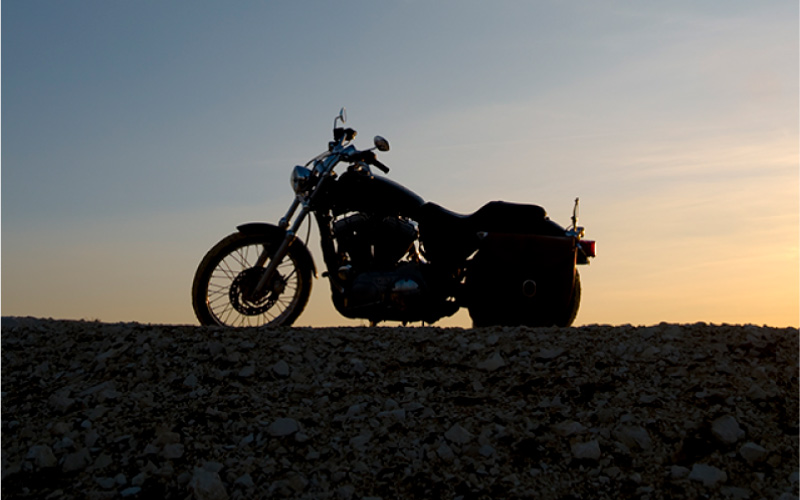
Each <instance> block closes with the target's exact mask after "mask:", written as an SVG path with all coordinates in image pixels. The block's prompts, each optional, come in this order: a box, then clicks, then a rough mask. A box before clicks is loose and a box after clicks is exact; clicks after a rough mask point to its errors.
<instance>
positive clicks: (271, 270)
mask: <svg viewBox="0 0 800 500" xmlns="http://www.w3.org/2000/svg"><path fill="white" fill-rule="evenodd" d="M299 204H300V202H299V201H298V200H297V199H295V202H294V203H293V204H292V208H290V209H289V213H288V214H287V217H289V216H291V215H290V214H291V213H292V212H294V211H295V210H296V209H297V205H299ZM308 212H309V209H308V203H303V208H302V209H300V214H299V215H298V216H297V219H295V221H294V224H292V227H291V228H289V229H288V230H287V231H286V236H285V237H284V238H283V241H282V242H281V246H279V247H278V249H277V250H276V251H275V252H274V253H273V254H272V255H271V257H272V260H270V261H269V264H268V265H267V268H266V269H265V270H264V274H263V275H262V276H261V279H260V280H259V281H258V284H257V285H256V287H255V289H254V290H253V295H254V296H255V297H258V296H259V295H261V291H262V290H264V287H265V286H267V283H269V281H270V280H271V279H272V275H274V274H275V270H276V269H277V268H278V264H280V262H281V260H283V258H284V257H285V256H286V253H287V252H288V251H289V246H290V245H291V244H292V242H294V238H295V234H296V233H297V230H298V229H300V225H301V224H302V223H303V221H304V220H305V219H306V216H307V215H308ZM286 219H287V218H286V217H285V218H284V219H281V225H282V227H286V226H284V225H283V223H284V220H286ZM269 257H270V252H269V250H267V249H266V248H264V251H263V252H261V255H260V256H259V257H258V261H257V262H256V266H257V267H261V266H263V265H264V263H265V262H266V260H267V259H268V258H269Z"/></svg>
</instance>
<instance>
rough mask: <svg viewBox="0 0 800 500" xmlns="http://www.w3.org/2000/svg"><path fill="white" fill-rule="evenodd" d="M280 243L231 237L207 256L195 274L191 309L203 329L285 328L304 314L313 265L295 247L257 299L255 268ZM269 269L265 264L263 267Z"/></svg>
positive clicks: (266, 236) (257, 236)
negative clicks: (264, 253)
mask: <svg viewBox="0 0 800 500" xmlns="http://www.w3.org/2000/svg"><path fill="white" fill-rule="evenodd" d="M280 244H281V240H280V239H278V238H277V237H276V236H274V235H270V234H261V233H234V234H232V235H230V236H228V237H227V238H225V239H223V240H222V241H220V242H219V243H217V244H216V245H215V246H214V247H213V248H212V249H211V250H209V251H208V253H207V254H206V256H205V257H204V258H203V261H202V262H201V263H200V266H199V267H198V268H197V272H196V273H195V277H194V283H193V284H192V305H193V306H194V312H195V315H196V316H197V319H198V320H199V321H200V324H202V325H221V326H235V327H247V326H289V325H291V324H292V323H294V321H295V320H296V319H297V317H298V316H300V313H302V312H303V309H305V306H306V303H307V302H308V297H309V295H310V293H311V274H312V265H311V264H310V257H309V256H308V251H307V250H306V249H305V247H304V246H303V245H302V244H301V243H300V242H297V241H296V242H295V243H294V244H292V246H290V247H289V251H288V253H287V254H286V256H285V257H284V258H283V259H282V260H281V262H280V263H279V264H278V267H277V268H276V270H275V274H274V276H273V277H272V279H271V280H270V282H269V283H267V286H266V287H264V288H265V289H264V290H263V291H262V292H261V293H260V294H255V293H254V289H255V288H256V285H257V284H258V282H259V281H260V280H261V277H262V276H263V274H264V270H265V268H264V267H255V264H256V261H257V260H258V257H259V256H260V255H261V253H262V252H263V251H264V250H265V249H266V250H267V251H269V252H273V251H275V249H277V248H278V246H279V245H280ZM268 264H269V260H268V261H267V264H265V265H268Z"/></svg>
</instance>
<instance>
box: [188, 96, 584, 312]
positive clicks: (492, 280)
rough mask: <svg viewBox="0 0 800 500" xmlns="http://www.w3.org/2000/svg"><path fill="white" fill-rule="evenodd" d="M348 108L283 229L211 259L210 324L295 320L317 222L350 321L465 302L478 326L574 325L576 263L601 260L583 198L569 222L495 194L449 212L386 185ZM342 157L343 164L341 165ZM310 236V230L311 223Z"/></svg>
mask: <svg viewBox="0 0 800 500" xmlns="http://www.w3.org/2000/svg"><path fill="white" fill-rule="evenodd" d="M345 122H346V115H345V110H344V108H342V110H341V111H340V113H339V115H338V116H337V117H336V118H335V119H334V122H333V126H334V128H333V141H332V142H330V143H329V144H328V149H327V151H325V152H323V153H322V154H320V155H318V156H317V157H315V158H313V159H312V160H310V161H309V162H308V163H306V165H305V166H296V167H294V170H293V171H292V174H291V179H290V181H291V186H292V189H293V190H294V192H295V198H294V201H293V202H292V204H291V206H290V207H289V210H288V211H287V213H286V215H285V216H284V217H283V218H282V219H281V220H280V222H279V223H278V225H273V224H267V223H261V222H255V223H247V224H243V225H240V226H238V227H237V231H236V232H235V233H233V234H231V235H229V236H227V237H226V238H224V239H222V240H221V241H220V242H219V243H217V244H216V245H215V246H214V247H213V248H211V250H209V251H208V253H207V254H206V255H205V257H204V258H203V260H202V262H201V263H200V265H199V267H198V269H197V272H196V273H195V277H194V282H193V285H192V303H193V307H194V311H195V314H196V316H197V319H198V320H199V321H200V323H201V324H203V325H223V326H233V327H247V326H270V327H274V326H288V325H291V324H292V323H293V322H294V321H295V320H297V318H298V317H299V316H300V314H301V313H302V312H303V309H304V308H305V306H306V303H307V302H308V298H309V295H310V293H311V284H312V277H316V276H317V267H316V265H315V263H314V260H313V258H312V256H311V254H310V253H309V251H308V248H307V247H306V245H305V244H304V242H303V241H302V240H301V239H300V238H299V237H298V234H297V233H298V230H299V229H300V228H301V225H302V224H303V222H304V221H305V220H306V219H307V217H308V216H309V215H313V216H314V218H315V219H316V221H317V226H318V228H319V234H320V244H321V247H322V256H323V260H324V264H325V267H326V268H327V270H326V271H325V272H323V273H322V277H324V278H327V279H328V281H329V283H330V289H331V295H332V300H333V304H334V306H335V307H336V309H337V311H338V312H339V313H340V314H342V315H343V316H345V317H347V318H361V319H366V320H368V321H369V322H370V323H371V324H372V325H375V324H377V323H379V322H381V321H400V322H403V323H404V324H405V323H408V322H419V321H422V322H426V323H434V322H436V321H437V320H439V319H441V318H443V317H446V316H451V315H453V314H454V313H455V312H456V311H458V310H459V309H460V308H461V307H466V308H467V309H468V311H469V315H470V317H471V318H472V321H473V326H475V327H482V326H491V325H527V326H549V325H558V326H569V325H571V324H572V322H573V321H574V319H575V317H576V315H577V313H578V307H579V305H580V298H581V283H580V275H579V273H578V271H577V269H576V265H579V264H588V263H589V258H592V257H594V256H595V242H594V241H591V240H585V239H583V236H584V228H582V227H579V226H578V199H577V198H576V199H575V205H574V209H573V214H572V225H571V226H570V227H569V228H566V229H565V228H563V227H562V226H560V225H558V224H557V223H555V222H553V221H552V220H550V219H549V218H548V216H547V214H546V212H545V210H544V209H543V208H542V207H539V206H537V205H528V204H516V203H507V202H501V201H493V202H490V203H487V204H485V205H484V206H483V207H481V208H480V209H479V210H478V211H476V212H475V213H472V214H470V215H461V214H457V213H454V212H451V211H449V210H447V209H445V208H443V207H441V206H439V205H437V204H435V203H431V202H426V201H425V200H423V199H422V198H421V197H419V196H418V195H416V194H415V193H413V192H411V191H410V190H408V189H406V188H405V187H403V186H401V185H400V184H398V183H396V182H394V181H392V180H389V179H388V178H386V177H383V176H378V175H375V174H374V173H373V171H372V167H374V168H376V169H378V170H380V171H382V172H383V173H388V172H389V168H388V167H387V166H386V165H384V164H383V163H381V162H380V161H379V160H378V159H377V157H376V155H375V150H377V151H380V152H385V151H389V143H388V141H387V140H386V139H384V138H382V137H380V136H376V137H375V139H374V144H375V147H374V148H370V149H368V150H364V151H359V150H358V149H356V148H355V146H353V145H352V141H353V139H354V138H355V137H356V131H355V130H353V129H350V128H343V127H341V126H339V125H344V123H345ZM341 164H346V165H347V167H346V171H344V172H343V173H341V174H337V173H336V172H335V171H334V170H335V169H336V167H338V166H340V165H341ZM309 231H310V227H309Z"/></svg>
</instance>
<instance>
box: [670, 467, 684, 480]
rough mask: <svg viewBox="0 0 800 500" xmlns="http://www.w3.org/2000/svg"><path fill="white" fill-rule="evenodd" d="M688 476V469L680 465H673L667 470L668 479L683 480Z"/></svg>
mask: <svg viewBox="0 0 800 500" xmlns="http://www.w3.org/2000/svg"><path fill="white" fill-rule="evenodd" d="M687 476H689V469H687V468H686V467H681V466H680V465H673V466H672V467H670V469H669V477H671V478H672V479H684V478H686V477H687Z"/></svg>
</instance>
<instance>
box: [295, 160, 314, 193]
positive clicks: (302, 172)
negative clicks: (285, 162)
mask: <svg viewBox="0 0 800 500" xmlns="http://www.w3.org/2000/svg"><path fill="white" fill-rule="evenodd" d="M310 180H311V170H309V169H307V168H306V167H301V166H299V165H298V166H296V167H294V170H292V177H291V184H292V189H294V192H295V193H301V192H303V191H306V190H307V189H308V188H309V186H308V184H309V181H310Z"/></svg>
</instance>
